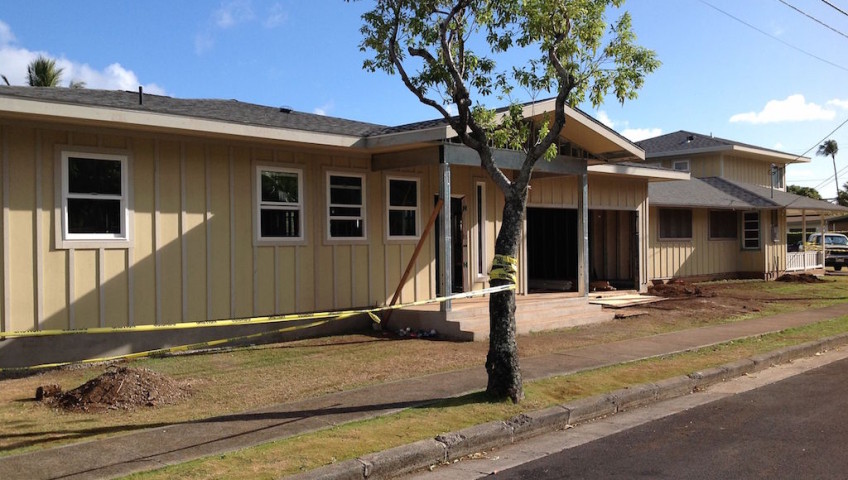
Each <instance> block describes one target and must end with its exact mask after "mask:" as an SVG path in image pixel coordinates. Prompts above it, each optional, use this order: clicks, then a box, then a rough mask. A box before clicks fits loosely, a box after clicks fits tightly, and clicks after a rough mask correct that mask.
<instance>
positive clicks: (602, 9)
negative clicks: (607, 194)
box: [348, 0, 660, 402]
mask: <svg viewBox="0 0 848 480" xmlns="http://www.w3.org/2000/svg"><path fill="white" fill-rule="evenodd" d="M348 1H350V0H348ZM623 3H624V0H376V4H375V6H374V8H373V9H372V10H370V11H369V12H367V13H365V14H364V15H363V17H362V18H363V26H362V28H361V33H362V43H361V44H360V48H361V49H362V51H364V52H366V53H368V54H369V57H368V59H367V60H365V62H364V68H365V69H367V70H369V71H372V72H376V71H382V72H385V73H388V74H390V75H395V74H397V75H398V76H399V77H400V79H401V81H402V82H403V84H404V85H405V86H406V88H407V89H408V90H409V91H410V92H412V94H413V95H414V96H415V97H416V98H417V99H418V100H419V101H420V102H421V103H423V104H425V105H429V106H431V107H432V108H434V109H435V110H436V111H438V112H439V113H440V114H441V116H442V117H444V119H445V120H446V121H447V122H448V123H449V125H450V126H451V127H452V129H453V130H454V132H455V133H456V135H457V137H458V139H459V140H460V141H461V142H462V143H463V144H464V145H466V146H467V147H469V148H471V149H473V150H475V151H476V152H477V153H478V155H479V157H480V162H481V166H482V168H484V169H485V171H486V172H487V173H488V174H489V176H490V177H491V179H492V181H493V182H494V183H495V184H496V185H497V186H498V188H499V189H500V190H501V191H502V192H503V194H504V199H505V202H504V211H503V216H502V218H503V222H502V224H501V229H500V231H499V232H498V237H497V239H496V242H495V262H496V263H497V262H505V263H504V264H512V263H513V262H515V257H516V256H517V253H516V252H517V248H518V244H519V241H520V238H521V237H520V233H521V224H522V222H523V218H524V209H525V206H526V201H527V192H528V186H529V182H530V178H531V173H532V170H533V167H534V165H535V164H536V162H537V161H538V160H539V159H541V158H547V159H551V158H552V157H554V156H555V155H556V154H557V150H556V142H557V141H558V139H559V136H560V132H561V131H562V129H563V127H564V126H565V122H566V113H565V107H566V105H568V106H577V105H578V104H581V103H583V102H584V101H588V102H589V103H590V104H591V105H593V106H595V107H597V106H599V105H600V104H601V103H602V102H603V101H604V100H605V98H606V96H607V95H609V94H611V95H613V96H614V97H615V99H616V100H618V101H619V102H624V101H625V100H627V99H632V98H635V97H636V93H637V91H638V90H639V88H640V87H642V85H643V84H644V81H645V76H646V75H647V74H648V73H650V72H652V71H653V70H655V69H656V68H657V67H658V66H659V64H660V63H659V61H658V60H657V59H656V55H655V54H654V52H653V51H651V50H649V49H646V48H643V47H640V46H638V45H637V44H636V36H635V34H634V33H633V31H632V22H631V17H630V15H629V14H628V13H626V12H625V13H622V14H621V15H620V16H618V18H617V19H615V20H614V21H612V22H609V23H608V21H607V18H606V14H607V10H608V9H609V8H618V7H621V6H622V4H623ZM516 89H521V90H524V91H526V92H528V93H529V94H530V97H531V98H532V99H535V97H536V95H537V94H539V93H541V92H548V93H549V94H552V95H553V96H554V99H555V100H554V104H555V107H554V110H553V112H552V115H537V118H543V120H535V121H534V120H533V119H527V118H524V116H523V109H522V108H521V106H520V105H518V102H517V98H516V95H515V91H516ZM493 100H496V101H498V102H500V103H501V105H503V104H509V108H508V109H507V110H506V111H502V112H496V111H495V110H494V109H493V108H492V106H491V105H489V103H491V102H492V101H493ZM536 113H537V114H540V113H543V112H536ZM493 146H497V147H506V148H512V149H515V150H523V151H524V153H525V158H524V161H523V163H522V165H521V167H520V168H519V169H518V170H517V172H514V175H511V176H507V175H506V174H505V173H504V172H503V171H502V170H501V168H499V167H498V166H497V165H496V163H495V161H494V157H493ZM508 283H510V280H509V279H497V278H495V279H492V281H491V282H490V284H491V285H492V286H499V285H505V284H508ZM513 283H514V281H513ZM489 312H490V332H489V354H488V356H487V359H486V369H487V371H488V373H489V384H488V386H487V392H488V393H489V394H490V395H492V396H494V397H497V398H504V397H509V398H511V399H512V400H513V401H516V402H517V401H519V400H521V398H523V387H522V383H521V376H520V372H519V368H518V354H517V346H516V343H515V315H514V313H515V292H514V291H506V292H499V293H493V294H492V295H491V296H490V308H489Z"/></svg>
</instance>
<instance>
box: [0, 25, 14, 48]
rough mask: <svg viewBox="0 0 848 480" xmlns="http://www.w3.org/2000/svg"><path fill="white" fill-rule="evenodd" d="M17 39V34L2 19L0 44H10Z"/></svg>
mask: <svg viewBox="0 0 848 480" xmlns="http://www.w3.org/2000/svg"><path fill="white" fill-rule="evenodd" d="M14 41H15V35H14V34H13V33H12V29H11V28H9V25H8V24H7V23H5V22H3V21H2V20H0V45H8V44H10V43H13V42H14Z"/></svg>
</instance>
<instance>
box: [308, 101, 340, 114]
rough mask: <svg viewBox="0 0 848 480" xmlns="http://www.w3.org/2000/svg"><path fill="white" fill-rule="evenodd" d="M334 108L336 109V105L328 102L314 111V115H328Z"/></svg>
mask: <svg viewBox="0 0 848 480" xmlns="http://www.w3.org/2000/svg"><path fill="white" fill-rule="evenodd" d="M333 107H335V104H334V103H333V102H327V103H325V104H324V105H321V106H320V107H315V109H313V110H312V113H314V114H315V115H327V112H329V111H330V110H332V109H333Z"/></svg>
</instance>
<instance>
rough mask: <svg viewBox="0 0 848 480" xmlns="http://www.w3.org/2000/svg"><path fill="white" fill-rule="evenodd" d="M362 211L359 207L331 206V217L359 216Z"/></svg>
mask: <svg viewBox="0 0 848 480" xmlns="http://www.w3.org/2000/svg"><path fill="white" fill-rule="evenodd" d="M361 212H362V209H361V208H357V207H330V216H331V217H359V215H360V213H361Z"/></svg>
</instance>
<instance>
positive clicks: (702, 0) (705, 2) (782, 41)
mask: <svg viewBox="0 0 848 480" xmlns="http://www.w3.org/2000/svg"><path fill="white" fill-rule="evenodd" d="M698 1H699V2H701V3H703V4H704V5H706V6H708V7H710V8H712V9H713V10H716V11H717V12H719V13H722V14H724V15H727V16H728V17H730V18H732V19H734V20H736V21H737V22H739V23H741V24H743V25H745V26H746V27H748V28H752V29H754V30H756V31H758V32H760V33H762V34H763V35H765V36H767V37H769V38H771V39H772V40H777V41H778V42H780V43H782V44H784V45H786V46H787V47H789V48H791V49H793V50H797V51H799V52H801V53H803V54H804V55H807V56H810V57H813V58H815V59H816V60H818V61H820V62H824V63H826V64H828V65H830V66H832V67H836V68H838V69H840V70H844V71H846V72H848V68H845V67H843V66H842V65H838V64H836V63H833V62H831V61H830V60H825V59H824V58H821V57H819V56H818V55H815V54H813V53H810V52H808V51H806V50H804V49H801V48H799V47H796V46H795V45H792V44H791V43H789V42H786V41H785V40H781V39H780V38H778V37H775V36H774V35H772V34H770V33H768V32H765V31H763V30H761V29H759V28H757V27H755V26H753V25H751V24H750V23H748V22H746V21H745V20H742V19H741V18H739V17H736V16H734V15H732V14H730V13H728V12H725V11H724V10H722V9H720V8H718V7H716V6H715V5H713V4H711V3H709V2H707V1H706V0H698Z"/></svg>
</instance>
